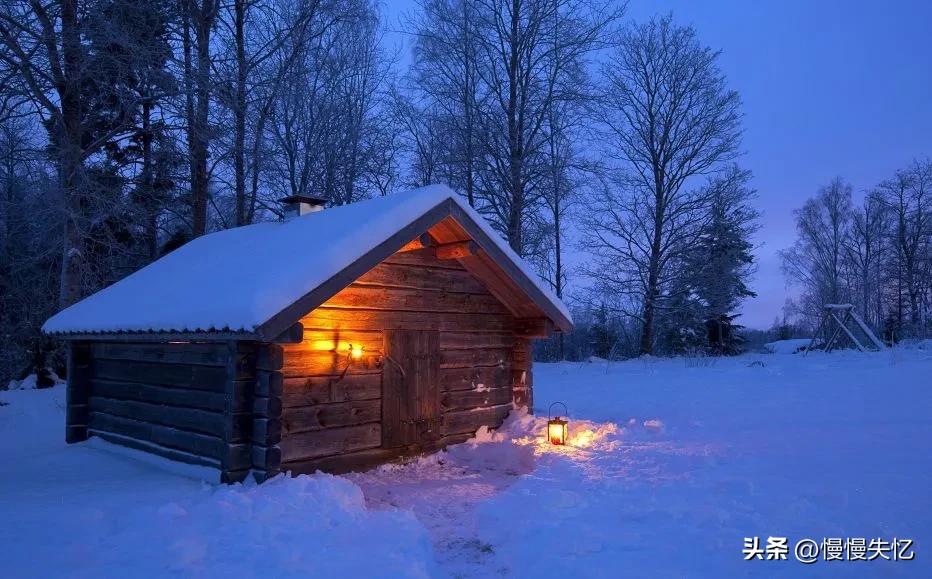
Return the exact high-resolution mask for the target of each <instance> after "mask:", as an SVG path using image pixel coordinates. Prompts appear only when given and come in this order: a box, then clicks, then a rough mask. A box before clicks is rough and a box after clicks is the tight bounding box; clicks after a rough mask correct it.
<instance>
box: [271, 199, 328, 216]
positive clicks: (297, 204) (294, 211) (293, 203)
mask: <svg viewBox="0 0 932 579" xmlns="http://www.w3.org/2000/svg"><path fill="white" fill-rule="evenodd" d="M278 202H279V203H281V204H282V205H284V206H285V221H290V220H291V219H294V218H295V217H301V216H302V215H307V214H308V213H315V212H317V211H323V210H324V207H325V206H326V205H327V200H326V199H318V198H317V197H307V196H305V195H289V196H288V197H283V198H281V199H279V200H278Z"/></svg>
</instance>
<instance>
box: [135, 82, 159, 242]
mask: <svg viewBox="0 0 932 579" xmlns="http://www.w3.org/2000/svg"><path fill="white" fill-rule="evenodd" d="M151 115H152V103H151V102H150V101H149V99H148V98H146V99H145V100H143V103H142V178H141V179H140V184H139V187H140V189H141V195H140V201H141V202H142V206H143V210H144V212H145V227H146V247H147V249H148V252H149V259H150V260H155V258H157V257H158V256H159V231H158V216H159V214H158V203H156V199H155V187H154V183H153V176H152V172H153V168H152V164H153V163H152V119H151V118H150V117H151Z"/></svg>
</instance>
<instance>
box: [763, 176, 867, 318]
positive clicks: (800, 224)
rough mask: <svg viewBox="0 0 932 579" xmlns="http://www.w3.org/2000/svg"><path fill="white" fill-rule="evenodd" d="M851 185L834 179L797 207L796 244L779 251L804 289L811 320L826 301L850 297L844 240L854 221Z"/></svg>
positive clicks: (789, 273)
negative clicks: (799, 207) (852, 217)
mask: <svg viewBox="0 0 932 579" xmlns="http://www.w3.org/2000/svg"><path fill="white" fill-rule="evenodd" d="M851 212H852V209H851V185H849V184H848V183H845V182H844V181H842V179H841V178H836V179H834V180H833V181H832V182H831V183H830V184H829V185H827V186H825V187H822V188H821V189H819V193H818V194H817V195H816V197H815V198H813V199H809V200H807V201H806V203H805V204H803V206H802V208H801V209H797V210H796V212H795V213H796V232H797V235H798V238H797V241H796V243H795V244H794V245H793V247H792V248H790V249H787V250H784V251H782V252H780V255H781V258H782V260H783V271H784V273H785V274H786V275H787V276H788V277H789V278H790V279H792V280H794V281H796V282H797V283H799V284H801V285H802V287H803V289H804V291H805V296H804V298H805V302H806V304H807V308H806V309H807V311H806V312H805V314H806V315H807V316H809V317H810V318H811V320H814V319H818V316H820V315H821V309H822V306H824V305H825V304H837V303H843V302H845V301H847V300H848V299H849V297H850V296H849V292H848V286H847V284H846V283H845V277H846V272H845V254H844V251H845V245H844V244H845V240H846V238H847V236H848V227H849V224H850V222H851Z"/></svg>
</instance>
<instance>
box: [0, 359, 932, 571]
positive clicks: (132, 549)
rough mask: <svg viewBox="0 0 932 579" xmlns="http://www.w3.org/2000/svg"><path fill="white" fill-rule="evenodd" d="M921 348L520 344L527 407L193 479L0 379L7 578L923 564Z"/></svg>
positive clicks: (1, 553)
mask: <svg viewBox="0 0 932 579" xmlns="http://www.w3.org/2000/svg"><path fill="white" fill-rule="evenodd" d="M930 374H932V351H930V350H924V349H920V348H913V349H897V350H892V351H886V352H881V353H876V354H857V353H853V352H836V353H833V354H829V355H826V354H823V353H821V352H813V353H811V354H809V355H808V356H807V357H805V358H803V357H801V356H799V355H779V354H774V355H746V356H741V357H737V358H731V359H722V360H718V361H717V362H716V364H714V365H713V366H711V367H698V368H691V367H687V365H686V364H685V363H684V361H683V360H682V359H662V360H661V359H648V360H633V361H629V362H624V363H611V364H609V363H605V362H597V363H587V364H572V363H564V364H538V365H537V366H535V402H536V404H537V406H538V414H540V413H541V412H540V411H541V410H543V413H544V415H545V414H546V406H547V405H548V404H549V403H550V402H552V401H556V400H561V401H564V402H566V404H567V405H568V406H569V408H570V420H571V422H570V430H571V432H570V439H571V446H569V447H566V448H557V447H553V446H550V445H548V444H547V443H545V442H544V441H543V440H542V427H543V423H544V422H545V416H544V418H541V417H537V418H535V417H530V416H513V417H511V418H510V419H509V422H508V423H507V425H506V427H505V428H503V429H502V430H501V431H500V432H498V433H492V434H489V433H482V434H481V435H480V436H479V437H478V438H477V439H476V440H475V441H474V442H471V443H466V444H463V445H459V446H456V447H453V448H451V449H450V450H449V451H448V452H445V453H439V454H435V455H432V456H429V457H424V458H421V459H419V460H417V461H414V462H412V463H410V464H407V465H404V466H386V467H383V468H381V469H377V470H375V471H370V472H367V473H360V474H353V475H349V476H347V477H332V476H328V475H317V476H311V477H299V478H296V479H286V478H282V479H276V480H274V481H271V482H270V483H266V484H264V485H259V486H256V485H246V486H211V485H207V484H205V483H202V482H199V481H198V480H197V475H198V472H199V471H197V470H195V469H191V468H188V467H184V468H181V467H172V468H168V467H167V463H166V462H165V461H161V460H159V459H154V458H142V457H144V455H141V454H139V453H135V452H132V451H126V450H123V449H116V448H114V447H111V446H108V445H106V444H104V443H101V442H99V441H95V440H93V439H92V440H91V441H89V442H87V443H82V444H79V445H74V446H70V447H66V445H65V444H64V443H63V442H62V439H63V435H62V424H63V422H64V420H63V415H62V412H63V410H62V408H63V389H62V388H61V387H56V388H54V389H50V390H32V391H29V390H21V391H16V392H2V393H0V402H8V403H9V404H8V405H5V406H0V571H2V573H3V576H5V577H49V576H52V577H59V576H68V577H116V576H120V577H124V576H132V577H151V576H164V575H174V576H180V577H189V576H193V577H214V576H217V577H220V576H223V577H245V576H252V575H258V574H260V573H261V574H264V575H268V576H275V577H279V576H296V577H297V576H332V575H336V574H338V573H339V574H341V575H342V576H345V577H357V576H365V577H447V576H461V577H473V576H477V577H489V576H495V577H500V576H506V577H537V576H542V575H546V576H559V575H562V576H567V577H616V576H632V577H634V576H636V577H732V576H747V575H750V576H763V577H770V576H774V575H781V574H782V575H783V576H790V575H792V576H796V575H806V576H818V577H824V576H836V575H837V576H843V577H847V576H857V577H868V576H870V577H876V576H884V577H888V576H889V577H929V576H932V564H930V563H929V561H930V560H932V559H930V558H932V554H930V553H929V551H928V549H929V545H932V539H930V537H932V498H930V491H929V489H932V388H930V384H932V381H930V378H929V376H930ZM754 536H758V537H761V538H762V542H763V541H765V540H766V537H768V536H785V537H787V538H788V539H789V541H790V544H791V545H792V544H794V543H795V541H797V540H799V539H803V538H812V539H815V540H817V541H819V542H821V541H822V539H823V538H834V537H841V538H848V537H850V538H860V537H864V538H866V539H868V541H869V540H870V539H873V538H882V539H885V540H890V539H893V538H908V539H913V540H914V541H915V545H914V546H913V548H912V551H913V552H915V554H916V555H915V560H912V561H897V562H894V561H887V560H875V561H869V562H867V561H841V562H839V561H830V562H827V561H822V560H820V561H818V562H816V563H815V564H812V565H808V566H807V565H803V564H802V563H799V562H797V561H795V560H793V554H792V550H791V552H790V554H789V560H786V561H757V560H754V561H744V560H743V556H742V548H743V540H744V538H745V537H754Z"/></svg>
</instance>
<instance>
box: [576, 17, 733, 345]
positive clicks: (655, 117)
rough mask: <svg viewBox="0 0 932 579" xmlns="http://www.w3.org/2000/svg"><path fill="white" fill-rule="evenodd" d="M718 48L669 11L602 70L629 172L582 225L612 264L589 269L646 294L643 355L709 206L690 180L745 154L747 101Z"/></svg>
mask: <svg viewBox="0 0 932 579" xmlns="http://www.w3.org/2000/svg"><path fill="white" fill-rule="evenodd" d="M718 56H719V53H718V52H716V51H713V50H712V49H710V48H707V47H705V46H702V44H701V43H700V42H699V40H698V38H697V36H696V31H695V30H694V29H693V28H692V27H688V26H686V27H683V26H677V25H676V24H675V23H674V22H673V20H672V17H670V16H665V17H662V18H654V19H651V20H650V21H648V22H647V23H644V24H641V25H634V26H631V27H630V28H629V29H628V30H627V31H626V32H625V34H624V36H623V38H622V41H621V45H620V47H619V49H618V50H617V52H616V53H615V54H614V55H613V56H612V58H611V60H610V62H609V63H608V64H607V66H606V69H605V77H606V85H605V96H604V100H605V113H604V114H603V116H602V118H603V121H604V126H605V127H606V130H607V135H608V138H609V139H610V140H611V146H612V147H614V149H613V150H610V154H612V155H614V156H615V157H616V158H617V159H619V160H620V161H621V163H622V165H621V169H622V170H623V171H624V176H623V177H622V178H618V179H616V180H615V181H614V187H613V188H610V189H608V190H606V191H605V193H606V194H605V195H604V196H602V197H601V198H600V199H597V200H596V203H597V206H596V207H595V208H594V209H595V213H594V215H593V218H592V219H590V220H588V226H587V227H586V231H585V233H584V235H586V239H587V241H588V244H589V245H590V247H592V248H593V249H594V250H595V253H596V264H598V263H602V265H603V266H604V267H610V268H611V270H610V271H605V269H604V267H598V268H596V267H591V268H590V269H589V272H590V273H591V274H599V275H600V277H601V278H602V281H604V282H607V283H609V284H611V285H615V284H616V283H618V284H620V285H621V286H623V287H625V288H627V289H625V290H623V291H625V292H628V293H630V292H631V291H636V293H637V294H638V295H639V301H640V313H639V317H640V319H641V324H642V332H641V352H642V353H645V354H646V353H651V352H652V351H653V348H654V331H655V323H656V320H655V318H656V316H657V310H658V308H660V307H662V304H661V303H660V302H661V301H662V299H663V297H664V296H663V293H662V292H663V289H664V287H665V286H666V284H667V283H668V282H669V281H670V279H671V275H672V273H673V272H672V271H671V270H670V269H669V268H671V267H672V266H673V265H674V263H675V261H676V259H677V258H678V256H679V255H680V252H681V251H682V250H683V248H684V247H685V245H686V244H688V242H689V239H690V238H691V236H694V235H696V231H697V227H698V225H699V224H700V223H701V220H702V219H704V216H705V210H706V208H707V206H708V204H709V196H708V194H707V193H706V192H704V191H703V190H702V189H701V188H690V187H689V186H688V185H689V182H690V179H691V178H693V177H695V176H698V175H703V174H707V173H709V172H712V171H714V170H715V169H716V168H718V167H720V166H721V165H722V164H723V163H725V162H727V161H730V160H732V159H734V158H735V157H736V156H737V154H738V144H739V138H740V127H739V124H740V113H739V107H740V99H739V98H738V94H737V93H736V92H735V91H733V90H730V89H728V87H727V85H726V80H725V76H724V74H723V73H722V72H721V70H720V69H719V67H718V64H717V60H718ZM610 259H619V260H624V261H623V262H622V263H623V265H621V264H619V263H620V262H617V261H616V262H614V263H613V262H611V261H608V260H610ZM634 288H636V289H634Z"/></svg>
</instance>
